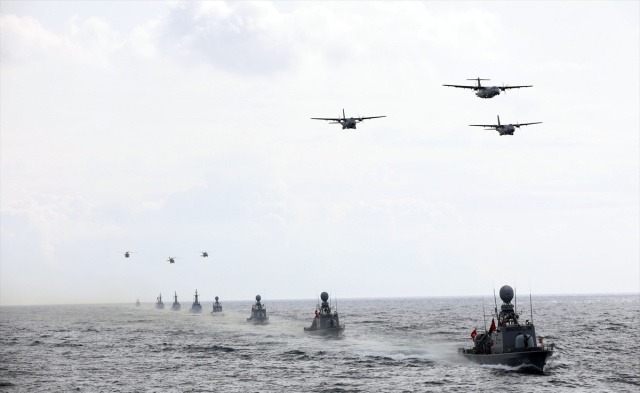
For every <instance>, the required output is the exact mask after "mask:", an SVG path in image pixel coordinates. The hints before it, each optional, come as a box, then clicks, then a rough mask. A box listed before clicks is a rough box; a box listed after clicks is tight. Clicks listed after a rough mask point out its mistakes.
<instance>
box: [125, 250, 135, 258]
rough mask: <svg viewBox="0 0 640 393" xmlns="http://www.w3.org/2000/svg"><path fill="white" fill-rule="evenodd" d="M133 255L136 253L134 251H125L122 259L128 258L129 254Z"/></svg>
mask: <svg viewBox="0 0 640 393" xmlns="http://www.w3.org/2000/svg"><path fill="white" fill-rule="evenodd" d="M135 253H136V252H135V251H125V252H124V257H125V258H129V254H135Z"/></svg>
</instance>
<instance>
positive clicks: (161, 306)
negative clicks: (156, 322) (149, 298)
mask: <svg viewBox="0 0 640 393" xmlns="http://www.w3.org/2000/svg"><path fill="white" fill-rule="evenodd" d="M156 308H157V309H158V310H164V303H162V294H160V296H158V297H157V298H156Z"/></svg>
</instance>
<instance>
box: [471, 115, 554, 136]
mask: <svg viewBox="0 0 640 393" xmlns="http://www.w3.org/2000/svg"><path fill="white" fill-rule="evenodd" d="M541 123H542V122H541V121H537V122H535V123H516V124H500V116H498V124H469V126H470V127H486V128H485V130H496V131H498V132H499V133H500V136H502V135H513V132H514V131H515V130H516V128H520V126H528V125H531V124H541Z"/></svg>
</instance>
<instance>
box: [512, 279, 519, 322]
mask: <svg viewBox="0 0 640 393" xmlns="http://www.w3.org/2000/svg"><path fill="white" fill-rule="evenodd" d="M513 296H514V298H513V313H514V314H516V317H517V316H518V287H516V286H515V285H514V287H513Z"/></svg>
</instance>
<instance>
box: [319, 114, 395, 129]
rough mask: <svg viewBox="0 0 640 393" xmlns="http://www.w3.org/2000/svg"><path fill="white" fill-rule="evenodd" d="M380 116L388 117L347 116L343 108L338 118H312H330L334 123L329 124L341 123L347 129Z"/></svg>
mask: <svg viewBox="0 0 640 393" xmlns="http://www.w3.org/2000/svg"><path fill="white" fill-rule="evenodd" d="M380 117H387V116H371V117H349V118H347V117H346V116H345V114H344V109H343V110H342V118H340V117H337V118H333V117H329V118H327V117H312V118H311V119H312V120H328V121H332V122H333V123H329V124H341V125H342V129H343V130H344V129H346V128H352V129H354V130H355V129H356V123H359V122H361V121H363V120H367V119H378V118H380Z"/></svg>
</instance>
